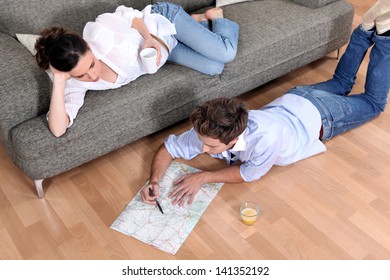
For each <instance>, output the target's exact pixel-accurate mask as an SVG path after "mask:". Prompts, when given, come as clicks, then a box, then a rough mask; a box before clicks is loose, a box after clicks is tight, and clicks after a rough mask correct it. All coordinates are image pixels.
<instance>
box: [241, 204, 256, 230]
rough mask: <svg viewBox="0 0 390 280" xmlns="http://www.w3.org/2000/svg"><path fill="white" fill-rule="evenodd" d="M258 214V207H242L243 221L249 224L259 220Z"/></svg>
mask: <svg viewBox="0 0 390 280" xmlns="http://www.w3.org/2000/svg"><path fill="white" fill-rule="evenodd" d="M257 214H258V213H257V211H256V209H253V208H250V207H247V208H244V209H242V211H241V219H242V222H243V223H244V224H246V225H249V226H251V225H253V224H254V223H255V222H256V220H257Z"/></svg>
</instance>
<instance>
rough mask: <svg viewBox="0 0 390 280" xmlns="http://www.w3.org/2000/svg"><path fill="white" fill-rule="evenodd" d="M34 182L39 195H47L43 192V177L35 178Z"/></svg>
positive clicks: (41, 196)
mask: <svg viewBox="0 0 390 280" xmlns="http://www.w3.org/2000/svg"><path fill="white" fill-rule="evenodd" d="M34 184H35V189H36V190H37V194H38V197H39V198H43V197H44V196H45V193H44V192H43V179H39V180H34Z"/></svg>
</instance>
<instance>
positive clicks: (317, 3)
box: [291, 0, 340, 8]
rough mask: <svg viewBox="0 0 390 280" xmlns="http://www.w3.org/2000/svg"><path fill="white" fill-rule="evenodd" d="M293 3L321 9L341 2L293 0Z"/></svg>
mask: <svg viewBox="0 0 390 280" xmlns="http://www.w3.org/2000/svg"><path fill="white" fill-rule="evenodd" d="M291 1H293V2H295V3H297V4H300V5H302V6H305V7H309V8H320V7H323V6H325V5H328V4H330V3H333V2H336V1H340V0H291Z"/></svg>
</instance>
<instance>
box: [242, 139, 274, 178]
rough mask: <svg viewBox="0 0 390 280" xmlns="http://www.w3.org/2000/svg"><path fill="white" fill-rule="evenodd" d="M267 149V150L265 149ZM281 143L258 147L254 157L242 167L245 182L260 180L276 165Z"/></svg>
mask: <svg viewBox="0 0 390 280" xmlns="http://www.w3.org/2000/svg"><path fill="white" fill-rule="evenodd" d="M264 147H265V148H264ZM280 150H281V141H278V140H275V141H273V142H272V143H269V144H266V145H264V143H261V144H260V143H259V145H257V147H256V149H255V151H254V154H253V156H251V159H250V160H248V161H245V162H244V163H243V164H241V166H240V174H241V177H242V178H243V180H244V181H246V182H251V181H255V180H258V179H260V178H261V177H262V176H264V175H265V174H266V173H267V172H268V171H269V170H270V169H271V167H272V166H273V165H274V163H275V161H276V159H277V158H278V156H279V155H280Z"/></svg>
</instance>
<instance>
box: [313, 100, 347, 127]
mask: <svg viewBox="0 0 390 280" xmlns="http://www.w3.org/2000/svg"><path fill="white" fill-rule="evenodd" d="M316 97H317V100H318V101H319V103H321V106H323V108H324V109H325V110H324V111H325V112H327V113H326V114H327V115H328V116H327V118H329V120H331V121H332V122H337V121H340V120H342V119H343V118H345V117H346V116H348V115H349V114H351V113H352V107H351V105H350V104H349V102H348V100H347V98H346V97H344V96H340V95H336V94H321V95H317V96H316Z"/></svg>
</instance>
